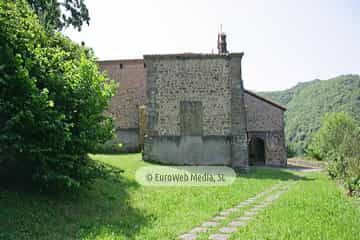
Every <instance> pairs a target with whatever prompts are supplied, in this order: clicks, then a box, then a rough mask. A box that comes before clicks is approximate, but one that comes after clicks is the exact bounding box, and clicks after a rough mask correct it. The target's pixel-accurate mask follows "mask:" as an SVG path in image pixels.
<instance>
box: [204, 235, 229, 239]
mask: <svg viewBox="0 0 360 240" xmlns="http://www.w3.org/2000/svg"><path fill="white" fill-rule="evenodd" d="M229 237H230V236H229V235H227V234H211V235H210V236H209V239H211V240H227V239H229Z"/></svg>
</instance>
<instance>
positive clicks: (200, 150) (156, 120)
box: [143, 54, 248, 167]
mask: <svg viewBox="0 0 360 240" xmlns="http://www.w3.org/2000/svg"><path fill="white" fill-rule="evenodd" d="M241 57H242V54H226V55H215V54H212V55H202V54H180V55H179V54H178V55H151V56H145V57H144V59H145V63H146V65H147V96H148V101H147V109H148V112H147V115H148V136H147V137H146V138H145V144H144V155H143V156H144V159H145V160H151V161H158V162H162V163H172V164H190V165H197V164H206V165H232V166H235V165H236V166H235V167H247V165H248V161H247V160H248V156H247V155H248V154H247V145H246V143H247V141H246V140H247V136H246V120H245V108H244V104H243V101H244V100H243V87H242V79H241ZM239 101H240V102H241V103H242V104H241V105H240V106H239ZM191 124H193V125H191ZM199 128H201V129H199Z"/></svg>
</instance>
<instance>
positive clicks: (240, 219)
mask: <svg viewBox="0 0 360 240" xmlns="http://www.w3.org/2000/svg"><path fill="white" fill-rule="evenodd" d="M251 219H252V217H239V218H238V220H239V221H250V220H251Z"/></svg>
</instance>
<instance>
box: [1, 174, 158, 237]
mask: <svg viewBox="0 0 360 240" xmlns="http://www.w3.org/2000/svg"><path fill="white" fill-rule="evenodd" d="M137 188H139V185H138V183H137V182H136V181H135V180H129V179H128V178H125V177H123V176H122V175H121V174H120V175H119V176H118V177H117V179H116V180H114V179H110V178H109V179H106V180H97V181H96V182H95V183H94V184H93V185H92V186H91V187H90V188H87V189H81V190H79V191H77V192H67V193H56V194H54V193H53V194H43V193H39V192H34V191H31V190H29V189H28V190H26V191H20V190H19V189H18V188H16V189H12V188H10V187H6V188H4V187H1V186H0V206H1V208H0V222H1V224H0V239H95V238H97V237H100V238H104V239H107V238H109V239H113V238H114V237H120V239H134V237H135V235H136V234H137V232H138V231H139V230H141V228H142V227H144V226H146V225H147V224H148V222H149V219H152V218H153V216H151V215H150V214H147V213H146V212H144V211H141V210H139V209H137V208H135V207H133V206H132V205H131V199H130V192H132V191H136V189H137Z"/></svg>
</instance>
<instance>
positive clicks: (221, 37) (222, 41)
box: [217, 24, 229, 54]
mask: <svg viewBox="0 0 360 240" xmlns="http://www.w3.org/2000/svg"><path fill="white" fill-rule="evenodd" d="M217 49H218V53H219V54H227V53H229V52H228V50H227V44H226V34H225V33H224V32H223V31H222V24H221V25H220V32H219V33H218V40H217Z"/></svg>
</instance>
